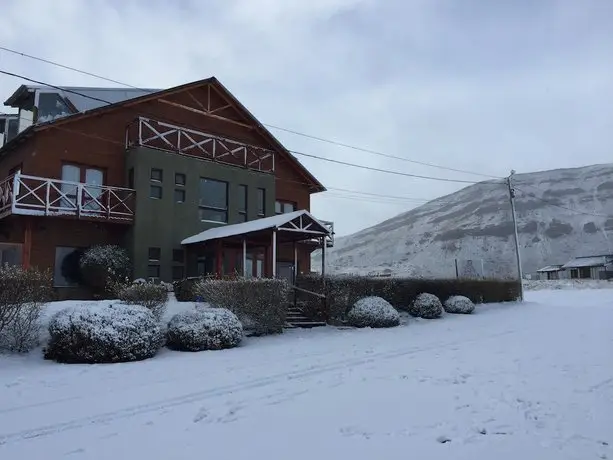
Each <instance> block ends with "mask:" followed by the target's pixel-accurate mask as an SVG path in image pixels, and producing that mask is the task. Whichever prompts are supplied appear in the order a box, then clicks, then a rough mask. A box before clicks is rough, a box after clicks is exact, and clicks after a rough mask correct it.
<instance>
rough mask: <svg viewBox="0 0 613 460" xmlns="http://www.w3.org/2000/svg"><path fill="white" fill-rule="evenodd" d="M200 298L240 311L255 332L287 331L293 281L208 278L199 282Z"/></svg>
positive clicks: (194, 291)
mask: <svg viewBox="0 0 613 460" xmlns="http://www.w3.org/2000/svg"><path fill="white" fill-rule="evenodd" d="M193 293H194V295H195V296H196V297H197V298H201V299H202V300H203V301H204V302H207V303H209V304H210V305H212V306H215V307H223V308H227V309H228V310H230V311H231V312H233V313H234V314H236V315H237V316H238V318H239V320H240V321H241V323H242V324H243V326H244V327H245V329H247V330H250V332H251V333H252V334H255V335H264V334H274V333H279V332H283V326H284V324H285V318H286V314H287V304H288V300H289V294H290V285H289V284H288V282H287V281H285V280H282V279H268V278H253V279H236V280H218V279H204V280H201V281H198V282H197V283H195V285H194V287H193Z"/></svg>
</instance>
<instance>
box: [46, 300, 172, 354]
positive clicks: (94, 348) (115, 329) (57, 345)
mask: <svg viewBox="0 0 613 460" xmlns="http://www.w3.org/2000/svg"><path fill="white" fill-rule="evenodd" d="M49 336H50V339H49V344H48V345H47V347H46V349H45V359H53V360H55V361H58V362H63V363H115V362H127V361H139V360H143V359H147V358H151V357H153V356H155V354H156V353H157V352H158V350H159V349H160V348H161V347H162V345H163V344H164V334H163V332H162V328H161V327H160V324H159V322H158V321H157V320H156V319H155V317H154V316H153V313H151V311H149V310H148V309H147V308H145V307H142V306H139V305H125V304H114V305H100V304H94V305H81V306H72V307H68V308H66V309H64V310H61V311H59V312H58V313H56V314H55V315H54V316H53V317H52V318H51V320H50V321H49Z"/></svg>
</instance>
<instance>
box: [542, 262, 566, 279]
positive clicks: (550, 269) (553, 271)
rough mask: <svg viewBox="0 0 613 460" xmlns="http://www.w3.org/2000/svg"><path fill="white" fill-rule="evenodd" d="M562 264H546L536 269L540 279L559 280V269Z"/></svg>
mask: <svg viewBox="0 0 613 460" xmlns="http://www.w3.org/2000/svg"><path fill="white" fill-rule="evenodd" d="M561 269H562V265H547V266H546V267H543V268H541V269H540V270H537V273H538V274H539V279H540V280H559V279H560V270H561Z"/></svg>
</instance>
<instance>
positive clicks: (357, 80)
mask: <svg viewBox="0 0 613 460" xmlns="http://www.w3.org/2000/svg"><path fill="white" fill-rule="evenodd" d="M171 5H172V6H171ZM612 24H613V2H612V1H610V0H581V1H578V0H559V1H556V0H541V1H539V0H535V1H531V0H514V1H511V0H509V1H502V0H501V1H489V0H462V1H457V0H385V1H383V0H379V1H375V0H372V1H371V0H363V1H360V0H308V1H302V0H193V1H180V0H175V1H174V2H168V1H161V0H157V1H156V0H153V1H152V0H141V1H129V0H107V1H103V0H87V1H82V0H61V1H55V2H49V1H45V0H19V1H12V2H2V5H1V7H0V45H2V46H5V47H9V48H13V49H18V50H20V51H23V52H26V53H29V54H33V55H36V56H40V57H44V58H47V59H50V60H55V61H58V62H61V63H63V64H66V65H70V66H74V67H78V68H80V69H83V70H87V71H89V72H93V73H97V74H102V75H104V76H108V77H110V78H113V79H116V80H119V81H122V82H126V83H128V84H130V85H135V86H139V87H149V88H152V87H153V88H156V87H159V88H164V87H170V86H175V85H179V84H182V83H186V82H189V81H193V80H199V79H202V78H206V77H209V76H212V75H214V76H216V77H217V78H219V79H220V80H221V81H222V83H224V84H225V85H226V86H227V87H228V88H229V89H230V91H232V92H233V93H234V94H235V95H236V96H237V97H238V98H239V99H240V100H241V101H242V102H243V103H244V104H245V105H246V106H247V107H248V108H249V109H250V110H251V111H252V112H253V113H254V114H255V116H256V117H258V118H259V119H260V121H261V122H263V123H268V124H273V125H277V126H281V127H285V128H288V129H292V130H296V131H300V132H303V133H307V134H311V135H315V136H319V137H323V138H328V139H333V140H338V141H341V142H344V143H349V144H352V145H356V146H359V147H363V148H368V149H374V150H377V151H381V152H384V153H387V154H391V155H397V156H401V157H404V158H407V159H412V160H417V161H425V162H429V163H435V164H439V165H444V166H448V167H452V168H458V169H464V170H470V171H475V172H480V173H484V174H492V175H506V174H508V172H509V170H510V169H511V168H514V169H516V170H517V171H518V172H530V171H534V170H543V169H552V168H558V167H573V166H581V165H587V164H593V163H605V162H611V161H613V26H612ZM0 69H2V70H7V71H11V72H15V73H21V74H24V75H26V76H29V77H31V78H34V79H39V80H42V81H47V82H50V83H54V84H57V85H82V86H109V85H111V84H109V83H108V82H104V81H102V80H99V79H95V78H91V77H86V76H84V75H81V74H78V73H75V72H71V71H67V70H62V69H59V68H56V67H53V66H50V65H48V64H43V63H39V62H35V61H33V60H30V59H26V58H23V57H19V56H15V55H11V54H8V53H6V52H3V51H0ZM21 83H22V82H21V81H20V80H18V79H15V78H9V77H5V76H0V96H2V98H3V100H4V99H5V98H6V97H8V96H9V95H10V94H11V93H12V92H13V91H14V90H15V89H16V88H17V86H18V85H19V84H21ZM272 131H273V133H274V134H275V135H276V136H277V137H278V138H279V139H280V140H281V141H282V142H283V143H284V144H285V145H286V146H287V147H288V148H290V149H292V150H298V151H303V152H308V153H311V154H314V155H318V156H325V157H328V158H334V159H338V160H341V161H348V162H352V163H359V164H363V165H368V166H372V167H376V168H385V169H393V170H396V171H404V172H407V173H414V174H425V175H430V176H436V177H445V178H454V179H463V180H480V179H481V178H480V177H479V176H473V175H468V174H462V173H456V172H450V171H446V170H441V169H437V168H431V167H424V166H419V165H415V164H412V163H409V162H405V161H399V160H391V159H389V158H383V157H380V156H375V155H372V154H368V153H364V152H360V151H356V150H351V149H346V148H341V147H338V146H333V145H330V144H326V143H322V142H318V141H314V140H309V139H305V138H303V137H299V136H295V135H292V134H288V133H284V132H280V131H275V130H272ZM300 160H301V161H302V162H303V163H304V164H305V165H306V166H307V167H308V168H309V169H310V170H311V171H312V172H313V173H314V174H315V175H316V176H317V177H318V178H319V179H320V180H321V181H322V182H323V183H324V184H325V185H326V186H328V187H329V188H331V189H338V188H341V189H348V190H354V191H359V192H365V193H373V194H382V195H394V196H400V197H404V198H405V199H402V200H397V199H396V200H392V199H389V198H386V199H383V198H373V197H372V196H368V197H367V196H366V195H364V197H365V199H361V198H360V197H359V196H358V195H356V194H355V193H348V192H344V191H338V190H330V191H329V192H327V193H324V194H321V195H319V196H317V197H314V199H313V203H312V211H313V212H314V213H315V214H316V215H317V216H319V217H320V218H322V219H330V220H334V221H335V223H336V231H337V234H339V235H345V234H348V233H352V232H355V231H357V230H359V229H361V228H364V227H368V226H370V225H373V224H375V223H377V222H379V221H381V220H383V219H386V218H389V217H392V216H394V215H396V214H398V213H400V212H403V211H406V210H408V209H410V208H412V207H414V206H416V205H417V204H419V202H418V200H416V199H430V198H435V197H437V196H440V195H443V194H446V193H449V192H452V191H454V190H457V189H458V188H461V187H462V184H453V183H445V182H438V181H430V180H423V179H411V178H406V177H398V176H392V175H389V174H383V173H379V172H373V171H366V170H360V169H355V168H350V167H346V166H339V165H334V164H330V163H327V162H324V161H321V160H316V159H310V158H300ZM366 197H367V198H366Z"/></svg>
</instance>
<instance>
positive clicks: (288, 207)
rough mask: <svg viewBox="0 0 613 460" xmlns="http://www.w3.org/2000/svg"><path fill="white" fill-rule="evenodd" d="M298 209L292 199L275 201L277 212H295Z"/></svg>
mask: <svg viewBox="0 0 613 460" xmlns="http://www.w3.org/2000/svg"><path fill="white" fill-rule="evenodd" d="M295 210H296V203H292V202H290V201H275V214H285V213H288V212H294V211H295Z"/></svg>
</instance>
